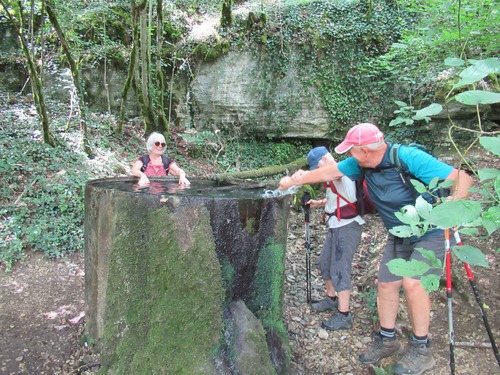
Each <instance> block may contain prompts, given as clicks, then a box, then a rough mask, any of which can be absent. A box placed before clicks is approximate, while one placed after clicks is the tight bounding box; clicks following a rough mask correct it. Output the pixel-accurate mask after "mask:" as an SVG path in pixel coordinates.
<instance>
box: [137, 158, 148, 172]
mask: <svg viewBox="0 0 500 375" xmlns="http://www.w3.org/2000/svg"><path fill="white" fill-rule="evenodd" d="M139 159H140V161H142V167H141V172H144V171H145V170H146V168H147V167H148V164H149V160H150V159H149V155H142V156H141V157H140V158H139Z"/></svg>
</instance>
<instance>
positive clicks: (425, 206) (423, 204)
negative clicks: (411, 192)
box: [415, 196, 432, 220]
mask: <svg viewBox="0 0 500 375" xmlns="http://www.w3.org/2000/svg"><path fill="white" fill-rule="evenodd" d="M415 208H416V209H417V212H418V214H419V215H420V216H421V217H422V218H423V219H425V220H427V219H428V218H429V215H430V214H431V211H432V204H430V203H429V202H427V201H426V200H425V199H424V198H422V196H419V197H418V198H417V200H416V202H415Z"/></svg>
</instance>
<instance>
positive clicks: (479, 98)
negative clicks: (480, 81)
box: [454, 90, 500, 105]
mask: <svg viewBox="0 0 500 375" xmlns="http://www.w3.org/2000/svg"><path fill="white" fill-rule="evenodd" d="M454 98H455V100H456V101H457V102H459V103H462V104H467V105H477V104H495V103H500V93H498V92H491V91H483V90H470V91H465V92H462V93H460V94H458V95H455V96H454Z"/></svg>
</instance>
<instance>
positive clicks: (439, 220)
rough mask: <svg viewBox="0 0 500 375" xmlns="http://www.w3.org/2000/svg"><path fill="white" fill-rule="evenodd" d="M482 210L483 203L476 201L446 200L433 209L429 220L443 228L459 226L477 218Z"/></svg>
mask: <svg viewBox="0 0 500 375" xmlns="http://www.w3.org/2000/svg"><path fill="white" fill-rule="evenodd" d="M481 211H482V208H481V203H479V202H476V201H469V200H454V201H446V202H444V203H442V204H440V205H438V206H436V207H434V208H433V209H432V212H431V213H430V215H429V219H428V220H429V221H430V222H431V223H432V224H434V225H436V226H437V227H439V228H442V229H446V228H452V227H459V226H463V225H465V224H468V223H470V222H472V221H474V220H476V219H477V218H478V217H479V215H480V214H481Z"/></svg>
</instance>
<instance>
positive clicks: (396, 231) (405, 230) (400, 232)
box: [389, 225, 414, 238]
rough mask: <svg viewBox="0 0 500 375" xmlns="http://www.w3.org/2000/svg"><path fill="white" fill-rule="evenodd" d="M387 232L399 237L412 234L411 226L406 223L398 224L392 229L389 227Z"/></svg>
mask: <svg viewBox="0 0 500 375" xmlns="http://www.w3.org/2000/svg"><path fill="white" fill-rule="evenodd" d="M389 233H390V234H392V235H394V236H396V237H401V238H406V237H411V236H413V235H414V233H413V231H412V230H411V228H410V227H409V226H407V225H399V226H396V227H394V228H392V229H389Z"/></svg>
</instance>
